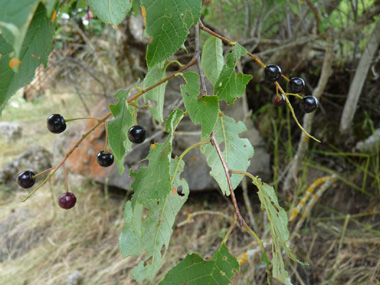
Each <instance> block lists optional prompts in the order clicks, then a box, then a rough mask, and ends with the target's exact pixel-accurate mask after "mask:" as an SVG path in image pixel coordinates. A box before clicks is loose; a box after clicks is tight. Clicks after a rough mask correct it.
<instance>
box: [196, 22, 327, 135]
mask: <svg viewBox="0 0 380 285" xmlns="http://www.w3.org/2000/svg"><path fill="white" fill-rule="evenodd" d="M199 28H200V29H202V30H204V31H205V32H207V33H209V34H210V35H213V36H214V37H217V38H219V39H221V40H222V41H223V42H225V43H227V44H230V45H232V46H235V45H236V43H235V42H231V41H229V40H228V39H226V38H225V37H222V36H221V35H218V34H217V33H215V32H213V31H211V30H210V29H209V28H207V27H205V26H204V25H203V23H202V22H201V21H199ZM247 55H248V56H249V57H251V58H252V59H253V60H254V61H256V62H257V63H258V64H259V65H260V66H261V67H262V68H265V64H264V63H263V62H262V61H261V59H260V58H259V57H258V56H254V55H253V54H251V53H250V52H248V51H247ZM281 76H282V77H283V78H285V79H286V80H287V81H289V79H288V78H287V77H286V76H284V75H281ZM275 84H276V88H278V89H279V90H280V92H281V93H282V94H284V95H285V94H286V93H285V91H284V90H283V89H282V88H281V86H280V84H278V82H275ZM285 99H286V102H287V103H288V106H289V108H290V111H291V112H292V115H293V118H294V120H295V121H296V123H297V125H298V127H299V128H300V129H301V130H302V131H303V132H304V133H305V135H307V136H308V137H309V138H312V139H313V140H315V141H317V142H319V143H320V142H321V141H320V140H318V139H316V138H315V137H313V136H312V135H310V134H309V133H308V132H306V130H305V129H304V128H303V127H302V126H301V125H300V123H299V122H298V120H297V118H296V116H295V114H294V111H293V108H292V107H291V106H292V105H291V104H290V103H289V101H288V99H287V98H286V96H285Z"/></svg>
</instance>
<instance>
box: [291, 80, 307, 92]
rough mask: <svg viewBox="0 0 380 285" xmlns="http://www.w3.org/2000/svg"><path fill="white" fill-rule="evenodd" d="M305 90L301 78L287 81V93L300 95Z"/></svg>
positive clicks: (303, 81)
mask: <svg viewBox="0 0 380 285" xmlns="http://www.w3.org/2000/svg"><path fill="white" fill-rule="evenodd" d="M304 88H305V80H303V79H302V78H301V77H292V78H290V80H289V92H290V93H301V92H302V90H303V89H304Z"/></svg>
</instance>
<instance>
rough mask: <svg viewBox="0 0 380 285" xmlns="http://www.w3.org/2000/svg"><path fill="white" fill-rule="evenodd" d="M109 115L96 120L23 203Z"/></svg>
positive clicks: (27, 197)
mask: <svg viewBox="0 0 380 285" xmlns="http://www.w3.org/2000/svg"><path fill="white" fill-rule="evenodd" d="M111 115H112V113H109V114H107V115H106V116H105V117H104V118H102V119H100V120H98V122H97V123H96V125H94V126H93V127H92V128H91V129H90V130H88V131H87V132H86V133H85V134H83V135H82V137H81V138H80V139H79V140H78V141H77V142H76V144H75V145H74V146H73V147H72V148H71V149H70V150H69V151H68V152H67V153H66V155H65V157H64V159H63V160H62V161H61V162H60V163H59V164H58V165H57V166H56V167H54V168H55V169H54V170H53V172H52V173H50V174H49V175H48V177H46V178H45V180H44V181H42V183H41V184H40V185H38V187H37V188H36V189H34V190H33V191H32V192H31V193H30V194H29V195H28V196H26V198H25V199H24V200H23V202H25V201H26V200H28V199H29V198H30V197H31V196H32V195H33V194H34V193H36V192H37V190H38V189H40V188H41V187H42V186H43V185H45V183H46V182H47V181H48V180H49V179H50V177H52V176H53V175H54V174H55V173H56V171H57V170H58V168H60V167H61V166H62V165H63V164H64V163H65V161H66V160H67V159H68V158H69V156H70V155H71V154H72V153H73V152H74V150H75V149H76V148H77V147H78V146H79V145H80V144H81V143H82V142H83V141H84V139H85V138H86V137H88V135H89V134H91V133H92V132H93V131H94V130H95V129H96V128H97V127H99V126H100V125H101V124H102V123H104V122H105V121H106V120H107V119H108V118H109V117H111Z"/></svg>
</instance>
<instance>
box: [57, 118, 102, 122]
mask: <svg viewBox="0 0 380 285" xmlns="http://www.w3.org/2000/svg"><path fill="white" fill-rule="evenodd" d="M77 120H96V121H97V120H98V119H97V118H94V117H83V118H72V119H65V123H68V122H71V121H77Z"/></svg>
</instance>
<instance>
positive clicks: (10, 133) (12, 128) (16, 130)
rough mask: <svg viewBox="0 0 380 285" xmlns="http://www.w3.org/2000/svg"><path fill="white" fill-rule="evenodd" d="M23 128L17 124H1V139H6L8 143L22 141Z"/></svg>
mask: <svg viewBox="0 0 380 285" xmlns="http://www.w3.org/2000/svg"><path fill="white" fill-rule="evenodd" d="M21 136H22V128H21V127H20V126H19V125H18V124H15V123H9V122H0V138H6V139H7V141H8V142H12V141H15V140H18V139H20V138H21Z"/></svg>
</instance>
